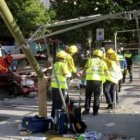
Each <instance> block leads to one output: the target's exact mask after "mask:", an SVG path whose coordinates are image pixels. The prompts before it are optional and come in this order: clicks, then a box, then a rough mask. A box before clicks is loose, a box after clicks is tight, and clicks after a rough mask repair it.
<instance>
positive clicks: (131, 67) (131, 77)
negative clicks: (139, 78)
mask: <svg viewBox="0 0 140 140" xmlns="http://www.w3.org/2000/svg"><path fill="white" fill-rule="evenodd" d="M127 70H128V72H129V78H130V82H132V81H133V73H132V70H133V66H132V65H128V66H127ZM126 74H127V72H124V73H123V83H125V79H126Z"/></svg>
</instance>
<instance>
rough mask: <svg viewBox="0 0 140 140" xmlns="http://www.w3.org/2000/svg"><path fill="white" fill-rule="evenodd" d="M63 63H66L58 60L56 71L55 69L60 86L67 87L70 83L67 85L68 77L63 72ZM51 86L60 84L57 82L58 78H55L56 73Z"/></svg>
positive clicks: (54, 86) (56, 86)
mask: <svg viewBox="0 0 140 140" xmlns="http://www.w3.org/2000/svg"><path fill="white" fill-rule="evenodd" d="M62 65H65V63H63V62H56V63H55V64H54V71H55V73H56V76H57V78H58V82H59V86H60V88H61V89H67V88H68V85H67V81H66V77H65V76H64V75H63V73H62ZM51 87H53V88H58V84H57V82H56V78H55V76H54V74H52V79H51Z"/></svg>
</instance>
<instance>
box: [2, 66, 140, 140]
mask: <svg viewBox="0 0 140 140" xmlns="http://www.w3.org/2000/svg"><path fill="white" fill-rule="evenodd" d="M133 73H134V82H133V83H129V82H128V79H127V81H126V83H125V84H123V86H122V91H121V92H120V93H119V98H120V101H119V103H118V104H117V107H116V108H115V109H113V110H106V109H105V107H106V106H107V104H106V103H105V98H104V96H103V97H102V98H101V107H100V110H99V115H97V116H94V117H93V116H92V110H91V113H90V114H89V115H85V116H82V119H83V120H84V121H85V122H86V124H87V126H88V128H87V131H96V132H97V134H100V136H101V138H100V139H101V140H140V75H139V69H138V68H135V69H134V71H133ZM75 85H77V84H76V82H74V84H73V86H75ZM3 93H5V92H4V91H1V92H0V99H1V100H0V140H19V139H21V138H22V139H24V138H26V139H27V138H30V137H31V136H32V137H38V139H39V138H41V137H44V136H46V134H44V133H37V134H30V135H24V136H21V135H20V131H19V129H18V127H19V124H20V122H21V119H22V117H23V116H34V115H37V114H38V97H12V98H9V95H8V94H4V95H3ZM79 94H81V95H82V96H81V106H82V111H83V106H84V89H81V90H79V89H78V88H77V87H73V88H72V89H70V90H69V95H70V96H71V98H74V99H75V100H77V101H78V100H79ZM5 97H6V98H5ZM91 107H92V106H91ZM47 112H48V116H50V112H51V100H50V99H49V100H48V101H47ZM11 138H12V139H11ZM62 140H63V139H62Z"/></svg>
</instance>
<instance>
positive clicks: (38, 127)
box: [21, 115, 54, 133]
mask: <svg viewBox="0 0 140 140" xmlns="http://www.w3.org/2000/svg"><path fill="white" fill-rule="evenodd" d="M21 125H22V127H24V128H26V129H27V130H29V131H31V132H32V133H36V132H43V131H46V130H50V129H52V128H53V125H54V120H53V118H52V117H50V118H45V117H39V116H37V115H36V116H34V117H23V119H22V123H21Z"/></svg>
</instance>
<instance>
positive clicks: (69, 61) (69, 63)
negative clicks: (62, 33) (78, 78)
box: [66, 45, 78, 75]
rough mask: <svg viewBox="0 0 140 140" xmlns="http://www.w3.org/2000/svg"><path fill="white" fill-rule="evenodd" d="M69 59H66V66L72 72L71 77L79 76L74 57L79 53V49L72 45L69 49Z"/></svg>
mask: <svg viewBox="0 0 140 140" xmlns="http://www.w3.org/2000/svg"><path fill="white" fill-rule="evenodd" d="M66 52H67V57H66V64H67V66H68V70H69V71H70V73H71V75H72V74H74V75H78V74H77V69H76V67H75V62H74V59H73V56H74V55H75V54H76V53H77V52H78V48H77V46H76V45H71V46H69V47H68V48H67V51H66Z"/></svg>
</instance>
